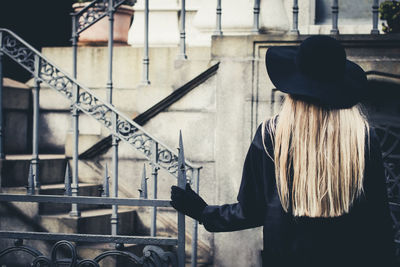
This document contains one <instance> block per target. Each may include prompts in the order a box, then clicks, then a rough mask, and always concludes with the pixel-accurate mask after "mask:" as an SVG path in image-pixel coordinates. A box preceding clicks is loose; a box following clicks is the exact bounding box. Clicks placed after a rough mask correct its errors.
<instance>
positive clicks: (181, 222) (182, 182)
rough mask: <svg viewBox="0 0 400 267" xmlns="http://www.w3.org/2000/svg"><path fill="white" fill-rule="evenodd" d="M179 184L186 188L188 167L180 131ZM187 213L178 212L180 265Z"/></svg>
mask: <svg viewBox="0 0 400 267" xmlns="http://www.w3.org/2000/svg"><path fill="white" fill-rule="evenodd" d="M178 186H179V187H180V188H182V189H185V186H186V168H185V155H184V151H183V141H182V133H181V132H180V133H179V156H178ZM185 228H186V227H185V214H183V213H181V212H178V267H185V258H186V256H185Z"/></svg>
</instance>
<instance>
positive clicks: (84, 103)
mask: <svg viewBox="0 0 400 267" xmlns="http://www.w3.org/2000/svg"><path fill="white" fill-rule="evenodd" d="M0 53H1V54H0V55H7V56H9V57H10V58H11V59H13V60H14V61H15V62H17V63H18V64H19V65H21V66H22V67H23V68H25V69H26V70H27V71H28V72H30V73H31V74H32V75H33V77H34V78H35V81H36V82H35V89H34V90H37V93H35V94H34V98H35V99H34V101H33V103H34V105H36V109H37V113H35V116H34V122H33V125H34V129H33V132H34V133H36V134H34V136H36V137H37V136H38V130H39V129H38V110H39V107H38V103H39V102H38V97H39V88H40V87H39V85H40V83H41V82H43V83H45V84H47V85H48V86H49V87H50V88H53V89H55V90H57V91H58V92H59V93H61V94H62V95H64V96H65V97H66V98H67V99H69V100H71V103H72V115H73V116H76V117H78V116H77V114H78V112H83V113H85V114H87V115H89V116H90V117H92V118H94V119H96V120H97V121H98V122H100V123H101V124H102V125H103V126H105V127H106V128H107V129H108V130H109V131H110V132H111V133H112V134H113V135H114V140H115V147H116V150H117V149H118V143H119V142H118V141H119V140H122V141H124V142H126V143H127V144H129V145H130V146H131V147H133V148H135V149H136V150H138V151H140V152H142V154H143V155H144V156H145V157H146V158H147V159H148V160H149V161H150V164H151V166H152V176H153V179H154V181H156V180H157V175H158V170H159V169H160V168H162V169H165V170H166V171H167V172H168V173H170V174H171V175H173V176H174V177H177V178H178V182H179V181H180V180H179V179H181V181H180V182H179V183H180V185H181V186H182V183H186V177H188V180H190V181H192V182H193V183H194V184H195V187H198V180H199V171H200V168H201V167H199V166H196V165H194V164H192V163H189V162H185V161H184V160H183V146H182V144H180V145H181V146H180V148H181V149H180V150H179V151H180V152H179V154H178V153H176V152H174V151H173V150H172V149H170V148H169V147H167V146H166V145H164V144H163V143H162V142H160V141H158V140H157V139H156V138H155V137H153V136H152V135H151V134H149V133H147V132H146V131H145V130H144V129H143V128H142V127H141V126H139V125H138V124H136V123H135V122H134V121H132V120H131V119H130V118H128V116H126V115H124V114H122V113H121V112H119V111H118V110H117V109H115V107H114V106H113V105H111V104H110V103H107V102H106V101H104V100H102V99H101V98H99V97H97V96H96V95H95V94H94V93H93V92H92V91H91V90H90V89H89V88H87V87H85V86H83V85H82V84H80V83H79V82H78V81H76V79H75V78H73V77H70V76H69V75H68V74H66V73H65V72H64V71H62V70H61V69H60V68H58V67H57V66H56V65H55V64H53V63H51V62H50V61H49V60H48V59H46V58H45V57H44V56H43V55H41V54H40V53H39V52H38V51H37V50H35V49H34V48H33V47H32V46H30V45H29V44H28V43H26V42H25V41H24V40H22V39H21V38H20V37H19V36H17V35H16V34H14V33H13V32H11V31H9V30H7V29H0ZM1 68H2V66H1V63H0V70H1ZM1 75H2V74H0V77H1ZM1 91H2V88H0V92H1ZM34 110H35V107H34ZM0 129H2V127H1V126H0ZM74 132H75V137H77V135H78V133H79V128H78V124H77V123H76V126H75V127H74ZM180 140H181V138H180ZM33 142H34V144H33V146H34V147H35V146H37V145H38V140H37V138H36V139H35V138H34V140H33ZM74 149H75V151H74V154H76V155H77V143H75V147H74ZM33 151H34V153H33V156H32V171H31V175H29V177H30V178H29V179H30V181H31V182H29V184H30V185H32V186H31V188H30V190H29V194H30V195H29V196H21V195H20V196H15V197H16V198H17V200H18V201H27V200H35V202H41V201H44V202H46V201H53V202H54V201H55V199H56V198H54V197H50V196H48V197H47V198H43V197H45V196H37V195H34V194H35V192H36V189H38V188H40V184H39V183H38V181H39V177H38V176H39V173H38V172H36V173H35V169H34V168H35V166H37V164H36V159H38V151H37V149H36V150H35V149H34V150H33ZM179 155H182V156H179ZM113 165H114V170H113V171H114V172H113V174H114V177H113V195H112V198H101V197H100V198H90V197H86V198H85V197H78V190H79V181H78V177H77V169H76V168H74V169H73V173H72V179H70V178H68V179H66V180H67V182H66V184H70V186H66V187H70V191H69V192H70V195H72V197H69V196H61V197H60V198H59V200H57V201H64V202H63V203H72V204H73V206H72V209H71V213H72V214H71V215H73V216H79V210H78V209H77V204H79V203H86V204H91V203H92V204H93V201H95V202H96V203H97V204H102V203H103V204H104V199H109V201H108V202H107V203H108V204H111V205H113V212H112V216H111V225H112V236H116V235H117V234H118V228H117V223H118V210H117V208H118V205H121V203H120V201H119V200H118V199H119V198H118V195H117V192H118V175H117V172H118V151H116V152H114V153H113ZM107 169H108V168H107ZM67 170H68V171H69V168H67ZM74 173H75V177H74ZM69 175H70V174H68V175H66V176H68V177H69ZM105 175H106V177H107V179H105V181H108V171H107V173H106V174H105ZM71 180H72V181H71ZM68 181H70V182H68ZM154 186H155V187H157V183H156V182H155V185H154ZM104 188H105V189H106V188H108V183H107V185H106V184H105V185H104ZM68 190H69V189H68ZM105 191H108V190H105ZM154 196H155V197H156V196H157V195H156V191H155V195H154ZM11 198H12V196H11V195H2V196H1V197H0V200H1V201H12V199H11ZM24 199H25V200H24ZM13 201H16V200H15V199H14V200H13ZM125 201H127V204H128V205H130V204H129V200H125ZM141 201H142V200H141ZM143 201H144V200H143ZM133 203H134V204H135V205H137V204H138V203H140V201H134V200H132V202H131V204H132V205H133ZM143 203H147V204H151V206H153V207H154V212H153V213H152V216H153V217H152V228H153V229H152V230H151V232H152V233H153V235H154V236H155V235H156V224H155V222H156V208H157V207H159V206H160V205H161V204H160V203H163V204H162V205H166V203H165V201H164V202H162V201H161V202H160V200H156V199H154V200H152V201H150V202H149V201H148V202H143ZM124 205H125V204H124ZM168 206H169V204H168ZM178 217H179V218H181V219H179V220H178V221H179V222H178V241H177V244H178V262H179V265H180V266H183V265H182V264H183V262H184V257H185V256H184V229H185V226H184V221H183V219H182V218H184V217H183V215H182V214H180V215H178ZM182 229H183V230H182ZM194 229H195V230H196V231H197V225H196V224H195V226H194ZM2 232H4V231H2ZM182 232H183V234H182ZM1 235H2V236H3V237H4V236H5V235H6V232H4V233H3V234H1ZM36 236H38V237H43V238H44V236H41V234H38V235H36ZM46 236H49V235H48V234H47V235H46ZM50 236H51V234H50ZM65 237H66V238H68V236H67V235H66V236H65ZM21 238H22V236H21ZM182 238H183V240H182ZM90 240H91V239H90V238H89V239H88V241H90ZM118 240H119V239H118ZM129 240H131V241H132V242H133V239H129ZM71 241H72V240H71ZM193 242H194V246H193V251H194V252H195V251H196V249H197V248H196V244H197V233H195V232H194V233H193ZM182 247H183V248H182ZM179 251H180V252H179ZM195 254H196V253H194V254H192V265H195V264H196V261H194V262H193V257H194V258H195V257H196V255H195Z"/></svg>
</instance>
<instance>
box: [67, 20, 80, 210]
mask: <svg viewBox="0 0 400 267" xmlns="http://www.w3.org/2000/svg"><path fill="white" fill-rule="evenodd" d="M76 22H77V21H76V16H72V75H73V77H74V79H76V76H77V47H78V34H77V33H76V27H77V24H76ZM73 93H74V103H75V105H73V107H72V131H73V136H74V148H73V154H72V162H73V171H72V184H71V193H72V196H75V197H76V196H78V193H79V177H78V157H79V154H78V148H79V110H78V108H77V106H76V105H78V103H79V87H78V85H76V84H74V91H73ZM69 215H70V216H72V217H79V216H80V215H81V214H80V211H79V209H78V204H76V203H73V204H72V205H71V211H70V213H69Z"/></svg>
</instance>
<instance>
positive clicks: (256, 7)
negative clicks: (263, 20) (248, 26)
mask: <svg viewBox="0 0 400 267" xmlns="http://www.w3.org/2000/svg"><path fill="white" fill-rule="evenodd" d="M252 32H253V33H259V32H260V0H254V12H253V31H252Z"/></svg>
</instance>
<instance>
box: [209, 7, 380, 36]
mask: <svg viewBox="0 0 400 267" xmlns="http://www.w3.org/2000/svg"><path fill="white" fill-rule="evenodd" d="M378 9H379V0H374V2H373V4H372V6H371V12H372V30H371V34H379V30H378V18H379V11H378ZM331 12H332V29H331V34H339V29H338V19H339V1H338V0H332V11H331ZM292 13H293V16H292V28H291V30H290V33H291V34H300V32H299V5H298V0H293V8H292ZM216 16H217V22H216V27H215V32H214V35H222V26H221V16H222V8H221V0H217V9H216ZM259 21H260V0H254V10H253V30H252V32H253V33H256V34H257V33H260V22H259Z"/></svg>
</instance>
